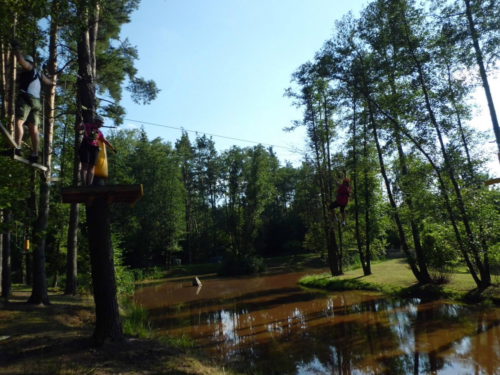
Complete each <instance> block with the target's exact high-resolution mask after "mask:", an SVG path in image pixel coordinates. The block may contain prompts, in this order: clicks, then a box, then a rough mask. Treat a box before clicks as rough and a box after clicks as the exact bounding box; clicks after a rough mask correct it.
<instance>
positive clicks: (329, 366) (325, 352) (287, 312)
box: [136, 272, 500, 375]
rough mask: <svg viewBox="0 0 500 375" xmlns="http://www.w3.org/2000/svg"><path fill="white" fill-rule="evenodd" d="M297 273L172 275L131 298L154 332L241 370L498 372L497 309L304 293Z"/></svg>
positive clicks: (489, 374) (361, 294)
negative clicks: (196, 281)
mask: <svg viewBox="0 0 500 375" xmlns="http://www.w3.org/2000/svg"><path fill="white" fill-rule="evenodd" d="M304 274H305V273H303V272H297V273H287V274H276V275H268V276H262V277H240V278H211V279H206V280H204V279H203V278H202V282H203V285H202V286H201V287H195V286H192V284H191V279H177V280H172V281H168V282H166V283H164V284H160V285H155V286H149V287H145V288H142V289H140V290H138V291H137V293H136V301H137V302H138V303H139V304H141V305H142V306H144V307H145V308H146V309H147V310H148V311H149V312H150V315H151V318H152V321H153V326H154V329H155V331H156V332H157V333H158V334H160V335H161V334H165V335H170V336H178V337H182V336H186V335H187V336H188V337H191V338H192V339H194V340H195V342H196V344H197V345H198V346H199V347H200V348H201V349H202V350H204V351H205V352H207V353H208V354H209V355H210V356H211V357H215V358H216V359H217V360H219V361H221V362H224V363H226V364H231V366H232V367H233V368H236V369H238V370H239V371H241V372H244V373H248V374H266V375H267V374H304V375H305V374H352V375H354V374H356V375H357V374H359V375H361V374H391V375H392V374H402V375H403V374H404V375H406V374H450V375H451V374H453V375H456V374H478V375H479V374H487V375H494V374H500V370H499V369H500V325H499V323H500V309H498V308H492V309H487V310H486V309H480V308H478V307H477V306H462V305H458V304H453V303H449V302H447V301H433V302H424V301H421V300H419V299H410V300H394V299H389V298H387V297H385V296H383V295H381V294H378V293H372V292H360V291H349V292H328V293H323V292H320V291H311V290H306V289H303V288H301V287H299V286H298V284H297V281H298V279H299V278H300V277H302V276H303V275H304Z"/></svg>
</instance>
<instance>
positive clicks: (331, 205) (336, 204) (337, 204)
mask: <svg viewBox="0 0 500 375" xmlns="http://www.w3.org/2000/svg"><path fill="white" fill-rule="evenodd" d="M345 206H346V205H340V204H339V202H337V201H335V202H332V203H331V204H330V209H331V210H333V209H334V208H337V207H340V212H344V210H345Z"/></svg>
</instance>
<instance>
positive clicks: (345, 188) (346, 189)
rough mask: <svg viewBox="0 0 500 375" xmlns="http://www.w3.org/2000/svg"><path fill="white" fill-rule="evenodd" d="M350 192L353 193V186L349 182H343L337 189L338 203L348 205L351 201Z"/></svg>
mask: <svg viewBox="0 0 500 375" xmlns="http://www.w3.org/2000/svg"><path fill="white" fill-rule="evenodd" d="M349 194H351V187H350V186H349V184H347V183H345V182H344V183H343V184H342V185H340V186H339V188H338V189H337V203H338V204H339V205H340V206H347V202H349Z"/></svg>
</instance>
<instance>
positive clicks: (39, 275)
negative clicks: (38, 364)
mask: <svg viewBox="0 0 500 375" xmlns="http://www.w3.org/2000/svg"><path fill="white" fill-rule="evenodd" d="M57 6H58V1H54V2H53V3H52V10H53V14H57V12H56V8H57ZM57 32H58V24H57V19H56V18H54V17H53V18H52V22H51V24H50V40H49V63H48V69H49V72H50V73H51V75H52V76H53V80H54V85H53V86H50V87H48V88H47V90H46V100H45V113H47V114H48V116H47V118H46V119H44V120H46V121H45V134H44V138H43V140H44V154H43V155H44V160H43V164H44V165H45V166H46V167H47V171H46V172H45V174H40V177H41V178H40V202H39V204H40V209H39V213H38V219H37V222H36V227H35V228H36V229H35V240H36V247H35V250H34V253H33V255H34V256H33V289H32V291H31V296H30V298H29V299H28V303H34V304H40V303H43V304H45V305H48V304H50V301H49V295H48V290H47V274H46V270H45V258H46V256H45V253H46V231H47V227H48V222H49V212H50V190H51V187H50V177H51V174H52V168H51V165H52V153H53V145H52V142H53V139H54V122H55V101H56V86H55V83H56V82H57V77H56V76H55V72H57V39H58V38H57Z"/></svg>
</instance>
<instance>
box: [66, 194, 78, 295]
mask: <svg viewBox="0 0 500 375" xmlns="http://www.w3.org/2000/svg"><path fill="white" fill-rule="evenodd" d="M79 217H80V209H79V205H78V203H72V204H71V207H70V211H69V225H68V246H67V248H68V252H67V255H66V285H65V287H64V294H69V295H75V294H77V290H78V256H77V255H78V221H79Z"/></svg>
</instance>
